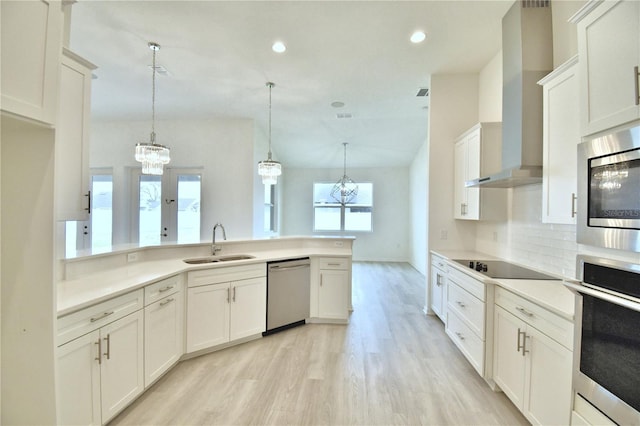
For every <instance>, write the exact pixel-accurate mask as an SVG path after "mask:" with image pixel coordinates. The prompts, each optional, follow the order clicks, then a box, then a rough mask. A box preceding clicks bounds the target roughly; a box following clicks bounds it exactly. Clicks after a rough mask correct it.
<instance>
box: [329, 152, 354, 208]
mask: <svg viewBox="0 0 640 426" xmlns="http://www.w3.org/2000/svg"><path fill="white" fill-rule="evenodd" d="M342 145H344V173H343V175H342V179H340V180H339V181H338V182H336V184H335V185H333V188H332V189H331V197H332V198H333V199H334V200H336V201H338V202H339V203H340V204H342V205H345V204H347V203H350V202H351V201H353V199H354V198H356V196H357V195H358V185H357V184H356V183H355V182H354V181H353V179H351V178H350V177H349V176H347V143H346V142H345V143H343V144H342Z"/></svg>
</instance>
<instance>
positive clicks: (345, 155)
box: [342, 142, 347, 177]
mask: <svg viewBox="0 0 640 426" xmlns="http://www.w3.org/2000/svg"><path fill="white" fill-rule="evenodd" d="M342 145H344V173H343V174H342V175H343V176H345V177H346V176H347V143H346V142H344V143H343V144H342Z"/></svg>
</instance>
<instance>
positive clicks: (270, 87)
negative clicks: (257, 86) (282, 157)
mask: <svg viewBox="0 0 640 426" xmlns="http://www.w3.org/2000/svg"><path fill="white" fill-rule="evenodd" d="M267 86H269V153H268V154H267V160H268V161H271V89H272V88H273V86H275V84H274V83H272V82H268V83H267Z"/></svg>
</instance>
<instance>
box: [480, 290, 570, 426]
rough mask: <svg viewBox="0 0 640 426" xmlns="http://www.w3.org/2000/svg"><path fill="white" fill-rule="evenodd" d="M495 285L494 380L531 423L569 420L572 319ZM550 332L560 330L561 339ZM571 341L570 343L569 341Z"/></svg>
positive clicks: (558, 331) (567, 421)
mask: <svg viewBox="0 0 640 426" xmlns="http://www.w3.org/2000/svg"><path fill="white" fill-rule="evenodd" d="M553 316H554V314H552V313H550V312H548V311H545V310H543V308H540V307H535V306H532V304H531V303H530V302H528V301H526V300H525V299H522V298H520V297H519V296H516V295H514V294H512V293H510V292H508V291H506V290H504V289H500V288H499V289H497V290H496V307H495V311H494V366H493V379H494V381H495V382H496V384H497V385H498V386H499V387H500V388H501V389H502V390H503V392H504V393H505V394H506V395H507V396H508V397H509V399H510V400H511V401H512V402H513V403H514V404H515V405H516V407H518V409H520V411H521V412H522V413H523V414H524V415H525V417H526V418H527V420H529V421H530V422H531V423H532V424H540V425H550V424H569V421H570V416H571V398H572V393H571V375H572V371H573V370H572V359H573V355H572V352H571V350H570V349H568V348H569V347H571V346H570V343H569V342H570V339H565V338H564V336H567V337H568V335H569V334H570V333H572V326H571V325H570V324H569V321H567V320H565V319H563V318H560V317H557V318H553ZM536 326H539V328H542V329H543V330H544V331H547V330H546V329H547V328H549V330H550V331H551V332H550V333H549V334H558V333H559V335H560V336H561V337H560V338H559V340H560V341H562V344H561V343H560V342H558V341H556V340H554V339H553V338H551V337H549V336H548V335H547V334H545V333H544V332H542V331H541V330H539V329H538V328H537V327H536ZM565 344H568V345H569V346H565Z"/></svg>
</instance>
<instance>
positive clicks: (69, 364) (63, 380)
mask: <svg viewBox="0 0 640 426" xmlns="http://www.w3.org/2000/svg"><path fill="white" fill-rule="evenodd" d="M99 341H100V332H99V331H98V330H96V331H94V332H93V333H89V334H85V335H84V336H81V337H78V338H77V339H75V340H72V341H70V342H68V343H65V344H64V345H62V346H59V347H58V349H57V365H56V368H57V378H56V397H57V407H58V424H61V425H70V424H74V425H100V424H102V421H101V416H100V364H99V358H100V357H101V353H100V351H99Z"/></svg>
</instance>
